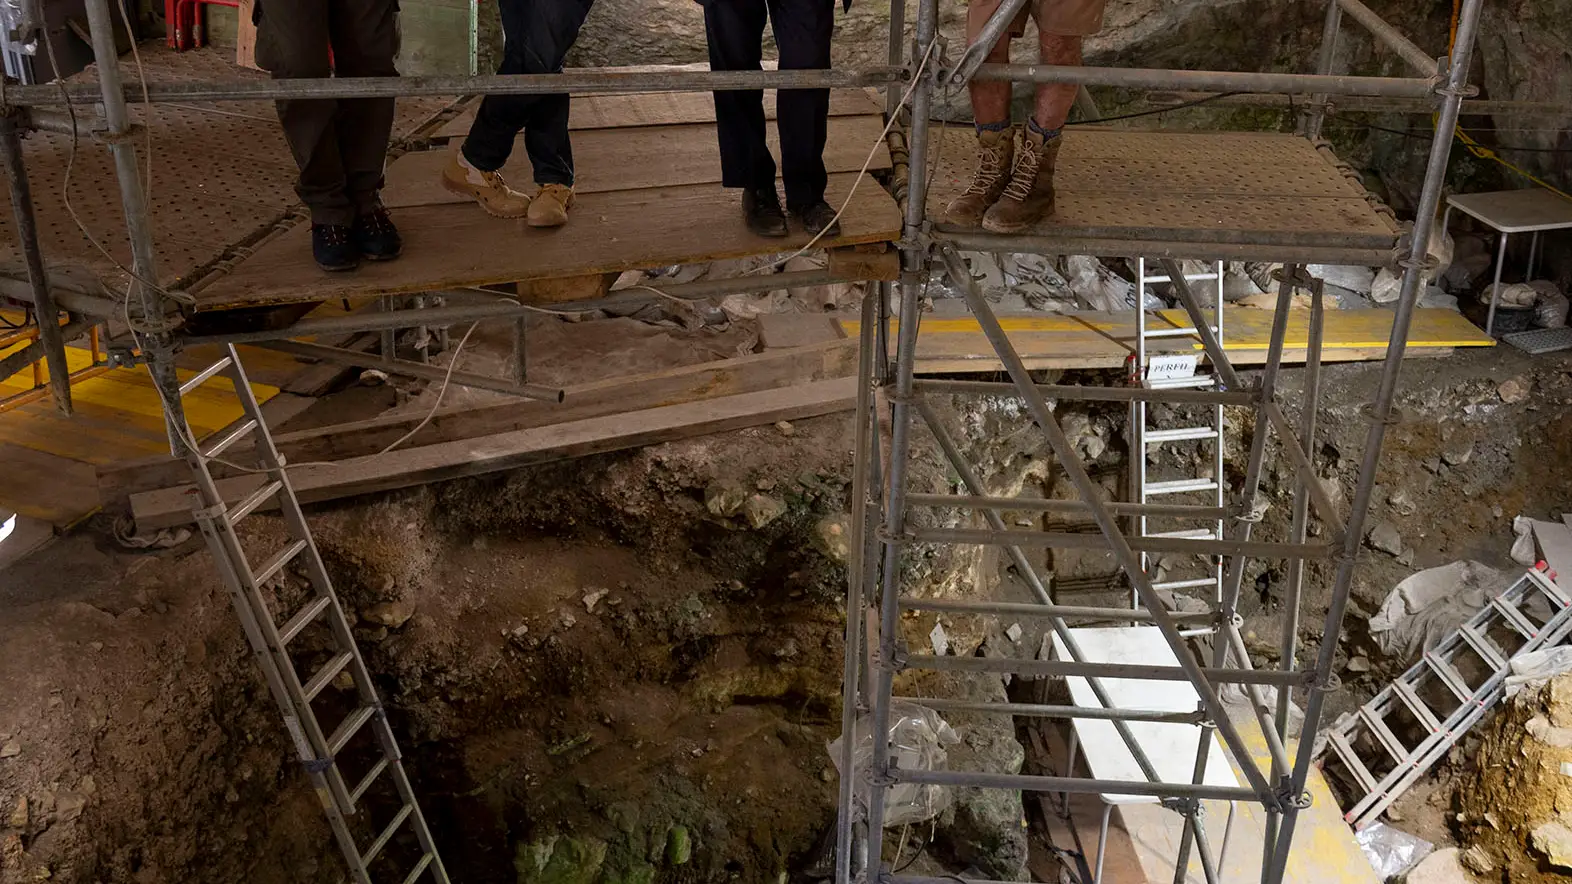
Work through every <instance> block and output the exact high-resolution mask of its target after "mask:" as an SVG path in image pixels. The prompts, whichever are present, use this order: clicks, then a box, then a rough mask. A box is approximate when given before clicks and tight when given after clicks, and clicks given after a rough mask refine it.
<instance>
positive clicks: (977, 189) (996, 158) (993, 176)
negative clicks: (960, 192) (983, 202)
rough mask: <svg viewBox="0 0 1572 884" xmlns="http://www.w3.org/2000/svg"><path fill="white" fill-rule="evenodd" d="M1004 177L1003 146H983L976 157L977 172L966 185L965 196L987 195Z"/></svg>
mask: <svg viewBox="0 0 1572 884" xmlns="http://www.w3.org/2000/svg"><path fill="white" fill-rule="evenodd" d="M1003 177H1004V147H1003V146H1002V145H1001V146H999V147H984V148H982V149H981V156H980V157H979V158H978V163H977V174H976V175H973V176H972V183H971V184H969V185H967V187H966V193H965V196H987V195H988V192H989V191H991V190H993V186H994V185H995V184H998V183H999V179H1000V178H1003Z"/></svg>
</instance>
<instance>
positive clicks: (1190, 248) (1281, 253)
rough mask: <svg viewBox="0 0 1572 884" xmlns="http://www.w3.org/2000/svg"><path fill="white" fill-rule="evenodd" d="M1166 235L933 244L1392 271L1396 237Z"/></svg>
mask: <svg viewBox="0 0 1572 884" xmlns="http://www.w3.org/2000/svg"><path fill="white" fill-rule="evenodd" d="M1172 233H1173V231H1170V230H1158V229H1154V228H1131V229H1128V230H1122V231H1120V232H1119V233H1117V234H1115V235H1110V236H1108V237H1086V236H1071V235H1067V234H1062V233H1061V234H1054V235H1041V234H1016V233H976V232H969V231H965V230H961V229H958V228H956V229H948V228H946V227H945V226H944V225H940V226H939V227H938V228H937V229H936V230H935V231H934V233H933V238H934V240H936V241H938V242H947V243H952V244H953V245H955V247H956V248H960V249H965V250H967V251H972V252H1032V253H1034V254H1040V255H1093V256H1097V257H1102V258H1122V257H1125V256H1127V255H1145V256H1147V257H1149V258H1194V259H1197V260H1206V261H1271V262H1273V263H1277V262H1282V263H1286V264H1359V265H1364V266H1367V267H1391V266H1393V265H1394V264H1395V262H1396V260H1397V252H1396V247H1397V234H1396V233H1395V232H1394V233H1393V234H1392V241H1391V243H1390V244H1383V245H1381V246H1380V247H1370V248H1331V247H1324V246H1306V245H1300V244H1298V240H1297V239H1296V237H1297V234H1294V233H1292V232H1289V233H1283V234H1281V235H1277V236H1274V237H1272V238H1273V239H1274V240H1276V241H1275V242H1270V243H1260V244H1254V245H1251V244H1245V243H1237V242H1220V241H1217V240H1205V239H1201V238H1199V237H1200V234H1197V235H1196V236H1197V237H1198V238H1197V239H1195V240H1193V241H1190V242H1180V241H1176V240H1174V239H1173V238H1172V236H1171V234H1172Z"/></svg>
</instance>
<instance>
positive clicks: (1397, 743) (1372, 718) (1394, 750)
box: [1359, 706, 1408, 765]
mask: <svg viewBox="0 0 1572 884" xmlns="http://www.w3.org/2000/svg"><path fill="white" fill-rule="evenodd" d="M1359 720H1360V721H1363V722H1364V723H1365V727H1366V728H1368V729H1369V730H1370V732H1371V733H1372V734H1375V738H1376V742H1378V743H1380V744H1381V748H1383V749H1385V750H1386V754H1388V755H1390V756H1392V760H1393V761H1395V762H1397V763H1398V764H1399V765H1401V764H1403V763H1404V762H1405V761H1407V760H1408V750H1407V749H1406V748H1404V747H1403V743H1402V741H1401V740H1399V739H1398V738H1397V734H1394V733H1392V729H1391V728H1389V727H1387V726H1386V722H1384V721H1382V720H1381V718H1380V717H1379V716H1377V715H1376V714H1375V713H1374V712H1371V711H1370V707H1369V706H1361V707H1359Z"/></svg>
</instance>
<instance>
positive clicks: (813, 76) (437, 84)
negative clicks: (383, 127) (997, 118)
mask: <svg viewBox="0 0 1572 884" xmlns="http://www.w3.org/2000/svg"><path fill="white" fill-rule="evenodd" d="M905 80H906V72H905V70H904V69H902V68H898V67H875V68H869V69H867V70H862V71H837V70H790V71H650V70H636V71H625V70H618V69H616V68H596V69H585V70H579V71H571V72H566V73H561V74H483V75H479V76H473V77H470V76H432V77H327V78H314V79H298V80H208V81H193V82H183V83H148V84H147V100H149V101H152V102H155V103H158V102H201V101H274V100H277V99H309V98H411V97H415V96H421V95H438V96H445V95H483V94H484V95H551V94H554V93H559V92H569V93H573V94H578V95H588V94H592V93H597V92H730V91H738V90H751V89H857V88H864V87H868V86H883V85H886V84H889V83H901V82H905ZM124 88H125V97H126V100H127V101H129V102H132V103H133V104H139V103H141V102H142V101H143V95H142V85H141V84H140V83H135V82H127V83H126V84H125V87H124ZM67 94H68V95H69V96H70V100H71V103H72V104H80V105H84V106H87V105H93V104H96V103H97V102H99V101H101V100H102V95H101V94H100V93H99V89H98V86H97V85H96V84H87V85H74V86H69V87H66V89H65V90H64V91H62V89H61V88H60V86H59V85H42V86H12V87H9V88H7V89H6V90H5V100H6V102H7V103H8V104H10V105H13V106H15V107H43V106H57V105H62V104H65V103H66V99H65V96H66V95H67Z"/></svg>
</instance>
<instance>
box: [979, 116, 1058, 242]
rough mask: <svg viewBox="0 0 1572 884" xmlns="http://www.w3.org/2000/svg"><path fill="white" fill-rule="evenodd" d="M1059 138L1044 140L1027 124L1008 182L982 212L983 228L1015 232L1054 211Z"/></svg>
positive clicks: (1056, 136)
mask: <svg viewBox="0 0 1572 884" xmlns="http://www.w3.org/2000/svg"><path fill="white" fill-rule="evenodd" d="M1061 140H1062V139H1061V138H1060V136H1058V135H1055V136H1054V137H1052V138H1049V139H1046V140H1044V139H1043V136H1042V133H1040V132H1033V131H1031V129H1030V127H1028V128H1027V131H1026V133H1025V134H1024V135H1022V136H1021V150H1020V152H1019V153H1017V154H1016V156H1015V170H1014V171H1013V172H1012V173H1011V175H1010V183H1009V184H1006V185H1005V186H1004V193H1003V194H1002V195H1001V196H1000V197H999V201H998V202H996V203H994V204H993V207H992V208H990V209H989V210H988V211H987V213H985V214H984V215H983V223H982V226H983V229H984V230H989V231H992V232H994V233H1016V232H1019V231H1021V230H1025V229H1026V228H1028V227H1030V226H1032V225H1033V224H1036V223H1037V222H1038V221H1041V220H1042V219H1044V218H1046V217H1048V216H1049V215H1052V214H1053V164H1054V160H1056V159H1057V158H1058V157H1059V143H1060V141H1061Z"/></svg>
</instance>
